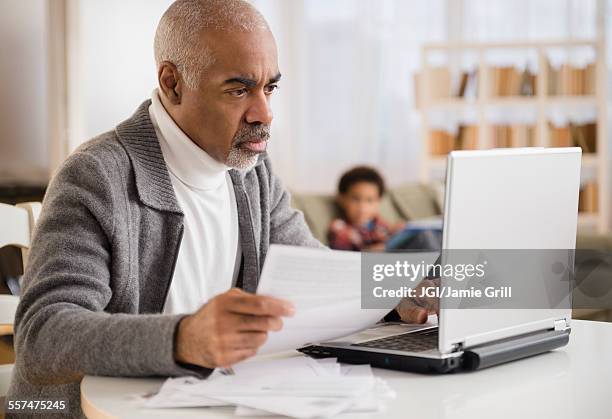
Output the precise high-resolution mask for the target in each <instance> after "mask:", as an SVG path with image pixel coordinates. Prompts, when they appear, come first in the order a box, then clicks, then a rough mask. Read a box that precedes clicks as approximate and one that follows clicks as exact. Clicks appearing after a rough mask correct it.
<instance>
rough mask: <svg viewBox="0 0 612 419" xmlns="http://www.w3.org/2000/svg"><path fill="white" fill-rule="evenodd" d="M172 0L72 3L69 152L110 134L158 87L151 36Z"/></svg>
mask: <svg viewBox="0 0 612 419" xmlns="http://www.w3.org/2000/svg"><path fill="white" fill-rule="evenodd" d="M171 3H172V0H129V1H125V0H104V1H101V0H77V1H73V2H71V3H69V4H70V8H71V10H70V12H69V16H70V17H69V20H70V29H69V33H68V45H69V46H68V53H69V89H70V96H69V103H68V107H69V108H68V109H69V111H68V112H69V148H70V150H73V149H74V148H75V147H76V146H78V145H79V144H81V143H82V142H84V141H86V140H88V139H90V138H92V137H93V136H95V135H97V134H100V133H103V132H105V131H108V130H111V129H113V128H114V127H115V125H116V124H117V123H119V122H121V121H123V120H124V119H126V118H128V117H129V116H130V115H131V114H132V113H133V112H134V111H135V110H136V108H137V107H138V105H140V104H141V103H142V102H143V101H144V100H146V99H148V98H149V97H150V96H151V92H152V91H153V89H154V88H155V87H156V85H157V82H156V70H155V60H154V58H153V37H154V34H155V28H156V27H157V23H158V21H159V19H160V17H161V15H162V14H163V12H164V11H165V10H166V8H167V7H168V6H169V5H170V4H171Z"/></svg>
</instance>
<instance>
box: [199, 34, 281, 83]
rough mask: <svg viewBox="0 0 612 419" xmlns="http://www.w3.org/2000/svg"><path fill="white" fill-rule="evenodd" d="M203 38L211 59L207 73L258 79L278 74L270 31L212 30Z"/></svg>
mask: <svg viewBox="0 0 612 419" xmlns="http://www.w3.org/2000/svg"><path fill="white" fill-rule="evenodd" d="M204 41H205V42H206V44H207V45H208V46H209V47H210V48H211V49H212V51H211V53H212V56H213V58H214V62H213V64H212V65H211V66H210V70H211V71H210V73H214V74H209V75H210V76H213V77H215V78H224V80H225V79H230V78H234V77H244V78H248V79H252V80H258V81H261V79H262V78H265V79H267V78H273V77H275V76H276V75H278V74H279V69H278V60H277V53H276V44H275V41H274V37H273V36H272V35H271V33H270V32H269V31H255V32H225V33H219V32H216V33H215V32H213V33H207V34H206V35H205V38H204Z"/></svg>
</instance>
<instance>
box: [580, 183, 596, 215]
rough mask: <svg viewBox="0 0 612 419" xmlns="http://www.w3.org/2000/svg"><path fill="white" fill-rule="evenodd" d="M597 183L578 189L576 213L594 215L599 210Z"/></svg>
mask: <svg viewBox="0 0 612 419" xmlns="http://www.w3.org/2000/svg"><path fill="white" fill-rule="evenodd" d="M598 192H599V191H598V188H597V183H595V182H590V183H587V184H585V185H583V186H582V187H581V188H580V194H579V197H578V212H581V213H584V214H594V213H596V212H597V211H598V210H599V196H598Z"/></svg>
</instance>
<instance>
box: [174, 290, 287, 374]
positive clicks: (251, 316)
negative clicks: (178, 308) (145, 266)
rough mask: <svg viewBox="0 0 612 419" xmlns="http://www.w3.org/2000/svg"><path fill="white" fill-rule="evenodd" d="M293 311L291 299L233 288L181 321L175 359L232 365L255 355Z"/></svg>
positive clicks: (184, 361) (190, 362)
mask: <svg viewBox="0 0 612 419" xmlns="http://www.w3.org/2000/svg"><path fill="white" fill-rule="evenodd" d="M294 312H295V309H294V307H293V305H292V304H291V303H289V302H288V301H284V300H280V299H278V298H274V297H267V296H263V295H255V294H250V293H247V292H244V291H242V290H240V289H238V288H232V289H231V290H229V291H227V292H225V293H223V294H220V295H217V296H216V297H214V298H212V299H211V300H210V301H208V302H207V303H206V304H205V305H203V306H202V307H201V308H200V309H199V310H198V311H197V312H195V313H194V314H192V315H189V316H187V317H185V318H183V319H182V320H181V321H180V323H179V325H178V331H177V333H176V338H175V339H176V340H175V345H174V358H175V360H176V361H177V362H182V363H186V364H192V365H198V366H201V367H206V368H217V367H229V366H231V365H233V364H235V363H237V362H240V361H242V360H244V359H246V358H249V357H251V356H253V355H255V354H256V353H257V349H258V348H259V347H260V346H261V345H263V344H264V342H265V341H266V340H267V338H268V332H269V331H277V330H280V329H281V328H282V327H283V321H282V320H281V317H287V316H292V315H293V313H294Z"/></svg>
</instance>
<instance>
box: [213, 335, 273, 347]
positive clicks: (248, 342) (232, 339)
mask: <svg viewBox="0 0 612 419" xmlns="http://www.w3.org/2000/svg"><path fill="white" fill-rule="evenodd" d="M267 339H268V334H267V333H266V332H243V333H234V334H231V335H229V336H227V337H226V338H225V342H224V343H223V347H224V348H226V349H229V350H231V351H236V350H241V349H257V348H259V347H260V346H261V345H263V344H264V343H265V342H266V340H267Z"/></svg>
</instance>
